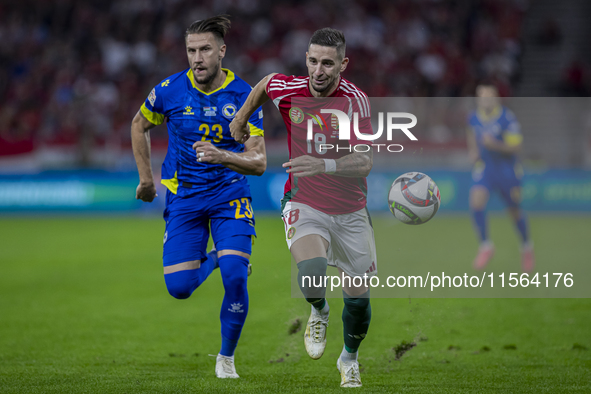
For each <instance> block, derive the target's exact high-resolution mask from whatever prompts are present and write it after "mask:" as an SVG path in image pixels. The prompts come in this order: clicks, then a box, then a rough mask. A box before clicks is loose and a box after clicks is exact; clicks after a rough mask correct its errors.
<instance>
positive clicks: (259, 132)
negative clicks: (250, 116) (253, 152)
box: [248, 122, 265, 137]
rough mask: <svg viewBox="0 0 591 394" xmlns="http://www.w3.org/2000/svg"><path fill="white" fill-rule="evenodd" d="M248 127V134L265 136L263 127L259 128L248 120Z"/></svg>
mask: <svg viewBox="0 0 591 394" xmlns="http://www.w3.org/2000/svg"><path fill="white" fill-rule="evenodd" d="M248 128H249V129H250V135H257V136H260V137H264V136H265V132H264V131H263V129H259V128H258V127H256V126H255V125H253V124H252V123H250V122H248Z"/></svg>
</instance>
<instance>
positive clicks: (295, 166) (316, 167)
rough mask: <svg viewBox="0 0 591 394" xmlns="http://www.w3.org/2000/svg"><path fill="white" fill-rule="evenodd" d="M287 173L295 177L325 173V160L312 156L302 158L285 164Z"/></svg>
mask: <svg viewBox="0 0 591 394" xmlns="http://www.w3.org/2000/svg"><path fill="white" fill-rule="evenodd" d="M282 167H283V168H287V170H286V171H285V172H287V173H288V174H289V173H291V174H293V176H295V177H303V176H313V175H318V174H323V173H324V160H322V159H319V158H317V157H312V156H308V155H305V156H300V157H296V158H294V159H291V160H290V161H288V162H287V163H283V166H282Z"/></svg>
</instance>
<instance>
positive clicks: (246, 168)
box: [193, 107, 267, 175]
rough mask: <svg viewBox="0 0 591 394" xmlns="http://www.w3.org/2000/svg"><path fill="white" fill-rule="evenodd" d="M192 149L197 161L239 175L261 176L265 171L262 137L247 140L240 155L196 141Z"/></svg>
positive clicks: (263, 141)
mask: <svg viewBox="0 0 591 394" xmlns="http://www.w3.org/2000/svg"><path fill="white" fill-rule="evenodd" d="M257 108H258V107H257ZM193 149H195V151H196V153H197V161H199V162H205V163H212V164H222V165H224V166H226V167H228V168H229V169H231V170H233V171H236V172H237V173H239V174H244V175H263V173H264V172H265V170H266V169H267V154H266V152H265V139H264V138H263V137H262V136H253V137H251V138H249V139H248V141H246V142H245V143H244V152H241V153H237V152H231V151H228V150H225V149H219V148H217V147H216V146H215V145H213V144H212V143H211V142H210V141H197V142H195V143H194V144H193Z"/></svg>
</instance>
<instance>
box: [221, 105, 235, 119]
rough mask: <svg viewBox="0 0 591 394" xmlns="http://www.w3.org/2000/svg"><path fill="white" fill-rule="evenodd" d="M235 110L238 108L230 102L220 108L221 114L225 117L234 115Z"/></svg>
mask: <svg viewBox="0 0 591 394" xmlns="http://www.w3.org/2000/svg"><path fill="white" fill-rule="evenodd" d="M236 111H238V108H236V106H235V105H234V104H232V103H228V104H226V105H224V107H223V108H222V114H224V116H225V117H226V118H230V119H232V118H233V117H234V116H236Z"/></svg>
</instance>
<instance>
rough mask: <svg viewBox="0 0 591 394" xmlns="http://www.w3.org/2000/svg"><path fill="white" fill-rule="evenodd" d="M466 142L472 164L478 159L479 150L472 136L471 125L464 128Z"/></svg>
mask: <svg viewBox="0 0 591 394" xmlns="http://www.w3.org/2000/svg"><path fill="white" fill-rule="evenodd" d="M466 143H467V145H468V157H469V158H470V162H471V163H472V164H474V163H476V162H477V161H478V159H480V152H479V151H478V145H477V144H476V137H475V136H474V129H473V128H472V127H468V128H466Z"/></svg>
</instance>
